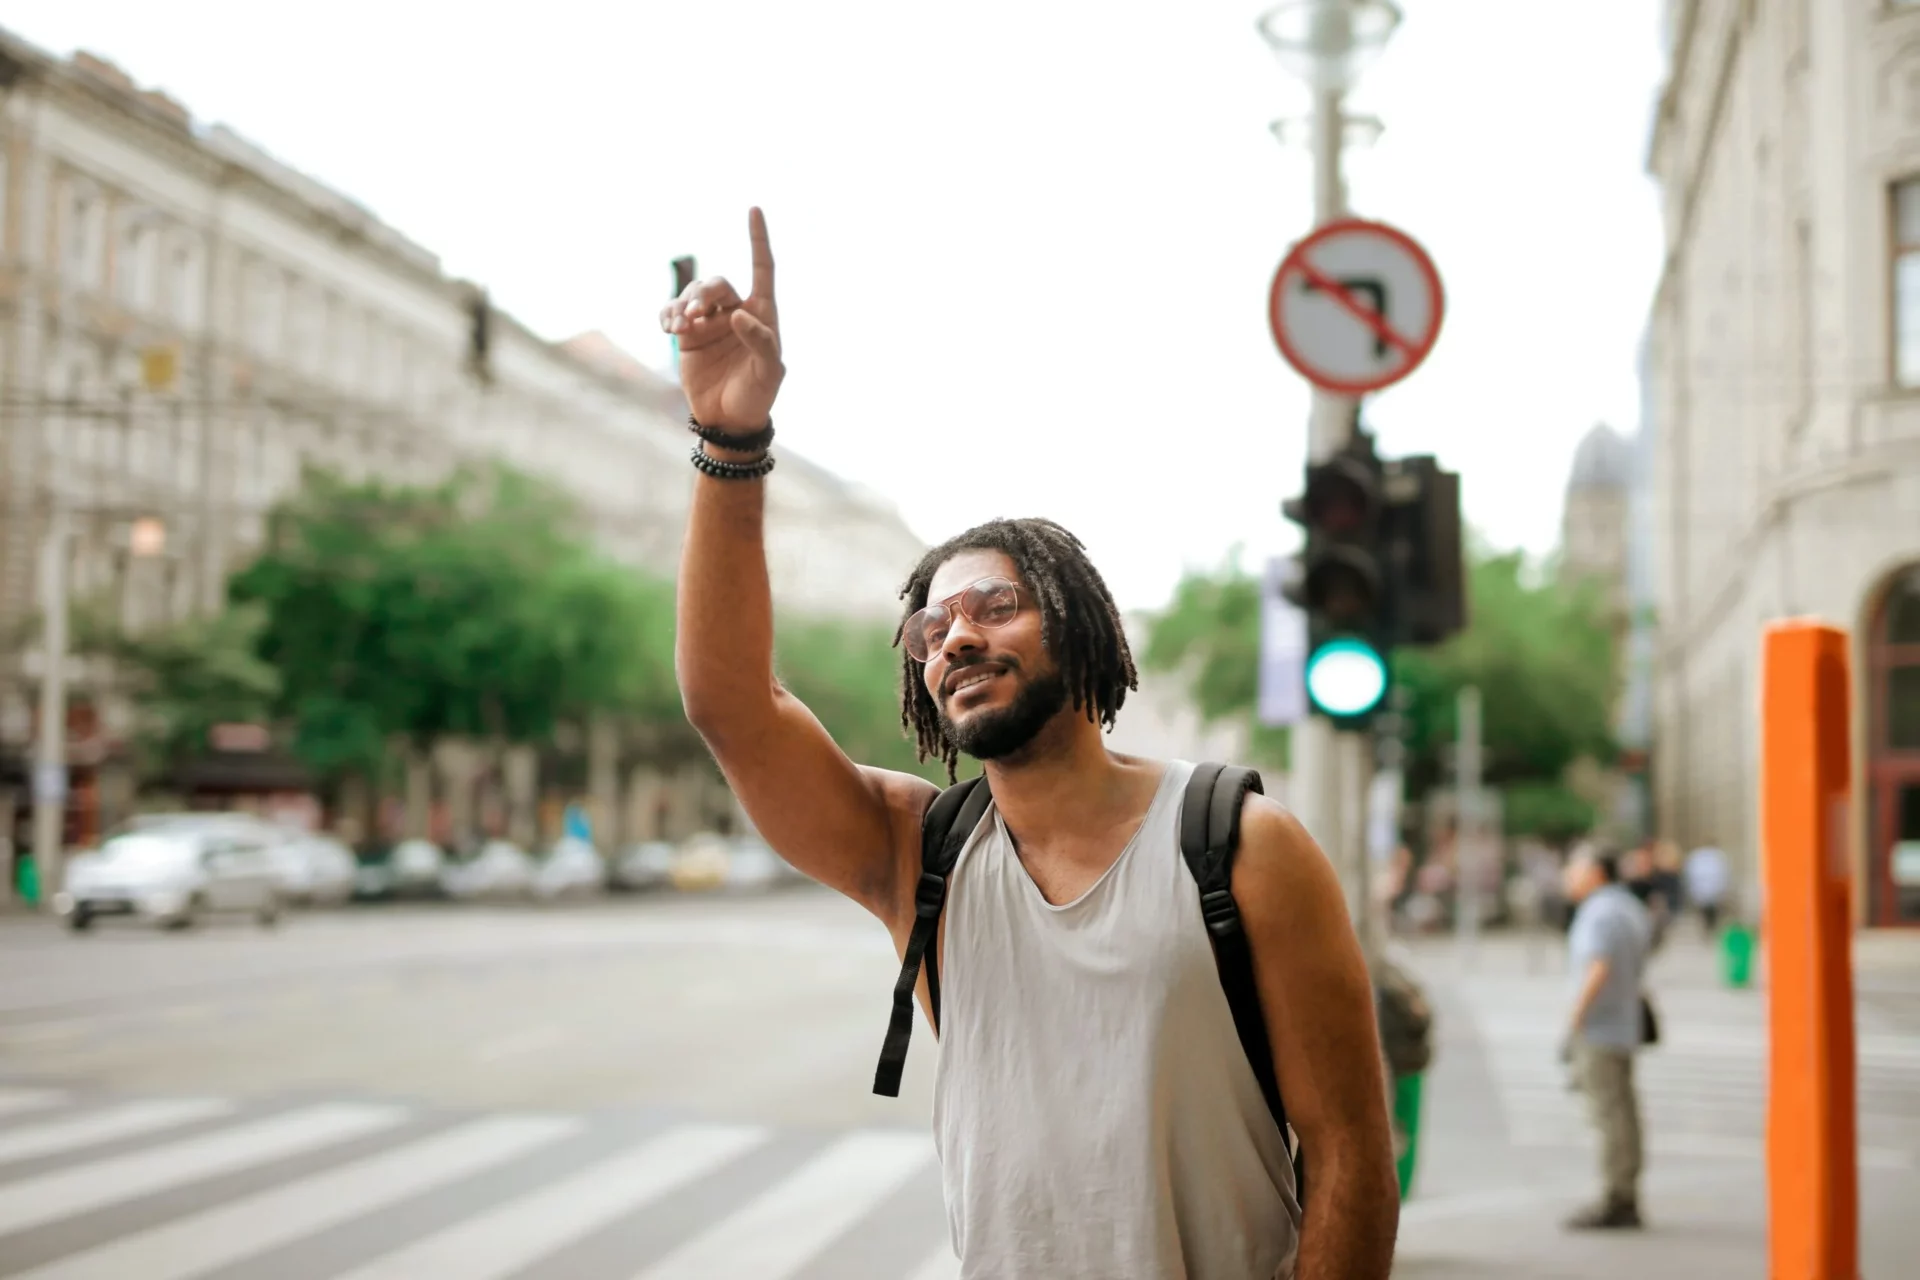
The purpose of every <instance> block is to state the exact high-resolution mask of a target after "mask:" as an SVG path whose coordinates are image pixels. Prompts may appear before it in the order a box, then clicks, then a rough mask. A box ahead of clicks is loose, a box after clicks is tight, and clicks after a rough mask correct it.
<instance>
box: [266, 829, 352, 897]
mask: <svg viewBox="0 0 1920 1280" xmlns="http://www.w3.org/2000/svg"><path fill="white" fill-rule="evenodd" d="M274 860H275V864H276V865H277V867H278V868H279V872H280V886H281V892H282V894H283V895H284V896H285V897H286V898H287V899H288V900H289V901H292V902H301V903H307V904H309V905H312V906H332V905H337V904H339V903H342V902H345V901H346V900H347V899H348V898H350V897H352V896H353V888H354V880H355V878H356V873H357V872H358V870H359V864H358V862H357V861H356V860H355V858H354V856H353V850H351V849H349V848H347V846H346V845H344V844H342V843H341V842H340V841H338V840H336V839H334V838H333V837H332V836H328V835H321V834H318V833H308V832H301V833H298V834H296V835H295V836H294V837H293V838H292V839H290V840H287V841H285V842H283V843H281V844H280V845H277V846H276V847H275V849H274Z"/></svg>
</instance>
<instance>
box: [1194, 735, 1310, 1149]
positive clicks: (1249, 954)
mask: <svg viewBox="0 0 1920 1280" xmlns="http://www.w3.org/2000/svg"><path fill="white" fill-rule="evenodd" d="M1249 791H1253V792H1261V793H1263V794H1264V788H1263V787H1262V785H1261V782H1260V775H1259V774H1258V773H1255V772H1254V771H1253V770H1252V769H1242V768H1237V767H1234V766H1231V765H1220V764H1200V765H1195V766H1194V770H1193V777H1192V779H1191V780H1189V781H1188V783H1187V790H1186V795H1185V797H1184V798H1183V800H1182V802H1181V806H1180V852H1181V854H1182V856H1184V857H1185V858H1186V860H1187V869H1188V870H1190V871H1191V872H1193V878H1194V881H1195V882H1196V883H1197V884H1198V885H1199V886H1200V914H1201V916H1202V917H1203V918H1204V919H1205V920H1206V922H1207V933H1208V934H1209V935H1210V936H1211V937H1212V939H1213V953H1214V960H1215V962H1216V963H1217V964H1218V966H1219V969H1220V986H1221V987H1222V989H1224V990H1225V992H1226V996H1227V1006H1228V1007H1229V1008H1230V1009H1232V1010H1233V1025H1234V1029H1235V1030H1236V1031H1238V1032H1239V1033H1240V1047H1241V1048H1242V1049H1243V1050H1245V1052H1246V1055H1247V1062H1248V1063H1249V1064H1250V1065H1251V1066H1252V1067H1253V1074H1254V1078H1255V1079H1257V1080H1258V1081H1259V1082H1260V1092H1261V1094H1263V1095H1264V1096H1265V1097H1266V1100H1267V1110H1269V1111H1271V1112H1272V1113H1273V1119H1274V1123H1275V1124H1277V1125H1279V1126H1280V1135H1281V1138H1282V1139H1283V1140H1285V1141H1287V1142H1288V1143H1289V1145H1291V1141H1292V1140H1291V1137H1290V1135H1289V1130H1288V1128H1287V1110H1286V1106H1285V1104H1284V1103H1282V1101H1281V1099H1280V1082H1279V1080H1278V1079H1276V1078H1275V1076H1274V1071H1273V1045H1272V1042H1271V1041H1270V1040H1268V1038H1267V1019H1266V1015H1265V1014H1264V1013H1263V1012H1262V1011H1261V1008H1260V991H1259V988H1258V987H1257V986H1255V985H1254V978H1253V949H1252V948H1251V947H1250V946H1249V945H1248V943H1247V931H1246V929H1245V928H1244V927H1243V926H1242V924H1241V921H1240V908H1239V907H1238V906H1237V905H1236V904H1235V903H1234V900H1233V856H1234V854H1235V852H1237V851H1238V849H1239V847H1240V809H1241V806H1242V805H1243V804H1244V803H1245V801H1246V796H1247V793H1248V792H1249Z"/></svg>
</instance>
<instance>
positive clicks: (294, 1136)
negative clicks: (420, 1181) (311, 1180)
mask: <svg viewBox="0 0 1920 1280" xmlns="http://www.w3.org/2000/svg"><path fill="white" fill-rule="evenodd" d="M404 1119H406V1112H404V1111H402V1110H401V1109H400V1108H398V1107H377V1106H366V1105H362V1104H359V1103H334V1104H329V1105H326V1106H318V1107H308V1108H305V1109H304V1110H300V1111H294V1112H291V1113H289V1114H287V1115H282V1116H275V1117H274V1118H272V1119H270V1120H261V1121H257V1122H256V1123H253V1124H248V1125H242V1126H241V1127H239V1128H237V1129H223V1130H221V1131H220V1132H218V1133H214V1134H209V1135H207V1136H205V1137H201V1138H191V1139H187V1140H184V1141H180V1142H172V1143H168V1144H167V1145H165V1146H161V1147H153V1148H149V1149H148V1150H145V1151H141V1152H137V1153H135V1154H132V1155H125V1156H118V1157H115V1158H112V1159H107V1160H96V1161H93V1162H92V1163H89V1164H83V1165H77V1166H75V1167H73V1168H70V1169H63V1170H61V1171H59V1172H58V1173H49V1174H44V1175H42V1176H41V1177H38V1178H28V1179H25V1180H23V1181H20V1182H16V1183H13V1184H11V1185H9V1186H4V1187H0V1235H4V1234H6V1233H8V1232H12V1231H24V1230H26V1229H27V1228H29V1227H38V1226H42V1225H44V1224H45V1223H49V1222H57V1221H59V1220H60V1219H62V1218H71V1217H74V1216H76V1215H78V1214H82V1213H89V1212H91V1211H93V1210H95V1209H101V1208H105V1207H106V1206H107V1205H111V1204H117V1203H119V1202H120V1201H122V1200H132V1199H134V1198H136V1197H138V1196H143V1195H150V1194H151V1193H153V1192H155V1191H160V1190H164V1189H166V1188H169V1187H177V1186H181V1185H184V1184H186V1183H189V1182H193V1181H195V1180H197V1179H201V1178H210V1177H213V1176H215V1175H217V1174H222V1173H229V1172H232V1171H233V1170H235V1169H244V1168H246V1167H247V1166H248V1165H252V1164H260V1163H262V1162H264V1161H268V1160H273V1159H277V1158H279V1157H281V1156H290V1155H295V1154H298V1153H300V1152H303V1151H312V1150H314V1149H316V1148H319V1147H325V1146H330V1145H332V1144H334V1143H338V1142H345V1141H346V1140H347V1139H349V1138H357V1137H360V1136H362V1135H364V1134H369V1133H376V1132H378V1131H379V1130H381V1129H389V1128H392V1127H393V1126H394V1125H397V1124H399V1123H400V1122H401V1121H402V1120H404Z"/></svg>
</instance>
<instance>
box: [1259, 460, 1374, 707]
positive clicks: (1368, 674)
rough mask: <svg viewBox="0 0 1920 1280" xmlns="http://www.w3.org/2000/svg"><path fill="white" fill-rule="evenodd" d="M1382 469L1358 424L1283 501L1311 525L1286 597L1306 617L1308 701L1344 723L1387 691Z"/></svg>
mask: <svg viewBox="0 0 1920 1280" xmlns="http://www.w3.org/2000/svg"><path fill="white" fill-rule="evenodd" d="M1382 479H1383V471H1382V465H1381V461H1380V457H1379V455H1378V454H1377V453H1376V452H1375V451H1374V447H1373V440H1372V438H1371V437H1370V436H1368V435H1367V434H1366V433H1365V432H1363V431H1356V432H1354V434H1353V437H1352V439H1351V440H1350V441H1349V443H1348V444H1347V445H1346V446H1345V447H1344V448H1342V449H1341V450H1340V451H1339V452H1338V453H1336V454H1334V455H1333V456H1332V457H1329V458H1327V459H1326V460H1325V461H1322V462H1316V463H1310V464H1309V465H1308V467H1307V473H1306V487H1305V489H1304V491H1303V492H1302V493H1301V495H1300V496H1299V497H1297V498H1294V499H1291V500H1289V501H1287V502H1286V503H1285V504H1283V506H1282V508H1281V509H1282V510H1283V511H1284V512H1285V513H1286V515H1287V518H1288V519H1290V520H1293V521H1295V522H1296V523H1298V524H1300V525H1301V526H1302V527H1303V528H1304V529H1305V530H1306V547H1305V549H1304V551H1303V552H1302V553H1301V556H1300V573H1299V575H1298V577H1297V578H1296V579H1295V580H1294V581H1293V583H1291V584H1290V585H1289V587H1288V589H1287V592H1286V595H1287V598H1288V599H1289V600H1290V601H1292V603H1293V604H1295V605H1297V606H1298V607H1299V608H1300V609H1301V610H1302V611H1303V612H1304V613H1305V614H1306V616H1307V660H1306V683H1307V700H1308V702H1309V703H1310V704H1311V706H1312V707H1313V709H1314V710H1315V711H1316V712H1319V713H1320V714H1322V715H1325V716H1327V717H1329V718H1330V719H1332V720H1333V721H1334V722H1335V723H1336V724H1338V725H1340V726H1341V727H1343V728H1358V727H1361V726H1362V725H1364V724H1366V723H1367V720H1368V718H1369V717H1370V716H1371V715H1372V714H1373V712H1374V710H1375V709H1376V708H1377V707H1378V706H1379V705H1380V701H1381V699H1382V698H1383V697H1384V696H1385V695H1386V691H1387V652H1388V649H1389V644H1388V639H1389V637H1388V635H1387V633H1386V624H1387V622H1388V621H1389V616H1388V611H1387V605H1388V593H1389V587H1390V585H1391V584H1390V580H1389V578H1388V575H1387V572H1386V565H1385V564H1384V562H1383V559H1382V556H1381V550H1382V546H1381V538H1382V534H1383V533H1384V531H1385V524H1384V517H1385V515H1386V505H1385V493H1384V490H1383V488H1382V483H1381V482H1382Z"/></svg>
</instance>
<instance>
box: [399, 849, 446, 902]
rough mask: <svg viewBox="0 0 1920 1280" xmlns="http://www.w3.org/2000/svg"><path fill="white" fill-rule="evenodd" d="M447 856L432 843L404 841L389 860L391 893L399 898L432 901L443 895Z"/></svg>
mask: <svg viewBox="0 0 1920 1280" xmlns="http://www.w3.org/2000/svg"><path fill="white" fill-rule="evenodd" d="M446 865H447V855H446V854H444V853H442V852H441V850H440V846H439V845H437V844H434V843H433V842H432V841H431V840H402V841H401V842H400V843H399V844H398V845H396V846H394V850H393V853H392V855H391V856H389V857H388V859H387V873H388V876H389V880H388V892H390V893H392V894H393V895H394V896H396V897H433V896H437V895H438V894H439V893H441V892H442V883H441V872H442V871H444V870H445V868H446Z"/></svg>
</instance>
